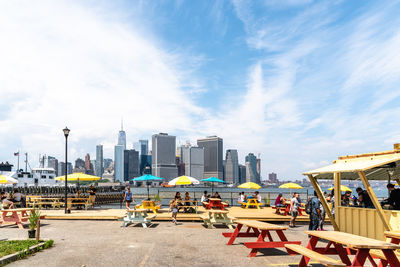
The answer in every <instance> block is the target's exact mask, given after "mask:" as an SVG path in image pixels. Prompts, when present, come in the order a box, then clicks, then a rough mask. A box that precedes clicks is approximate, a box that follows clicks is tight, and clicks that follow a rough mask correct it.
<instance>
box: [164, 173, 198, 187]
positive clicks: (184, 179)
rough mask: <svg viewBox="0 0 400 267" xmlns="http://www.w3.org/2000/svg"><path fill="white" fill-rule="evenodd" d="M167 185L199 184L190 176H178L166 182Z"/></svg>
mask: <svg viewBox="0 0 400 267" xmlns="http://www.w3.org/2000/svg"><path fill="white" fill-rule="evenodd" d="M168 184H169V185H188V184H200V182H199V180H197V179H196V178H193V177H190V176H185V175H183V176H179V177H176V178H175V179H172V180H171V181H169V182H168Z"/></svg>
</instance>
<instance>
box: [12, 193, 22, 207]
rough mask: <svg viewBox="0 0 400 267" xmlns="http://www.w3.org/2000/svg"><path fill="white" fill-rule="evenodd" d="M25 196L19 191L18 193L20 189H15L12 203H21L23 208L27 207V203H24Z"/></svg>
mask: <svg viewBox="0 0 400 267" xmlns="http://www.w3.org/2000/svg"><path fill="white" fill-rule="evenodd" d="M23 197H24V195H22V194H21V193H20V192H19V191H18V189H15V190H14V193H13V195H12V199H11V201H13V202H19V203H21V204H20V205H21V206H25V203H24V198H23Z"/></svg>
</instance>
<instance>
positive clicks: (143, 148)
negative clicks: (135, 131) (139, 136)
mask: <svg viewBox="0 0 400 267" xmlns="http://www.w3.org/2000/svg"><path fill="white" fill-rule="evenodd" d="M139 146H140V150H139V151H140V155H148V154H149V140H139Z"/></svg>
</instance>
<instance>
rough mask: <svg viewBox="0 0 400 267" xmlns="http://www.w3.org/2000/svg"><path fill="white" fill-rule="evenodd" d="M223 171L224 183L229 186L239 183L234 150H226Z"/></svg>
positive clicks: (237, 165)
mask: <svg viewBox="0 0 400 267" xmlns="http://www.w3.org/2000/svg"><path fill="white" fill-rule="evenodd" d="M224 170H225V171H224V177H225V182H227V183H229V184H237V183H239V157H238V152H237V150H236V149H228V150H226V156H225V169H224Z"/></svg>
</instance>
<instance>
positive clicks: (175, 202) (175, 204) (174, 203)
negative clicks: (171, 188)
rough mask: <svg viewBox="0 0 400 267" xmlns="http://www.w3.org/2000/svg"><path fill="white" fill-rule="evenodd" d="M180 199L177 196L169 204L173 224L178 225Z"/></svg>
mask: <svg viewBox="0 0 400 267" xmlns="http://www.w3.org/2000/svg"><path fill="white" fill-rule="evenodd" d="M179 201H180V199H178V198H177V196H175V198H173V199H171V201H170V202H169V210H170V211H171V212H172V223H174V224H177V223H176V215H177V214H178V211H179V208H178V204H179Z"/></svg>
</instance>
